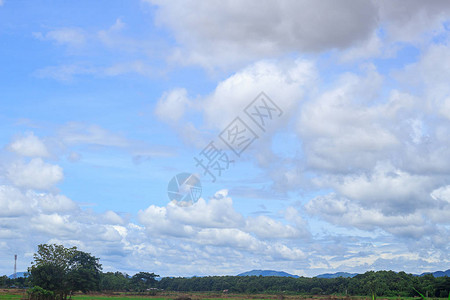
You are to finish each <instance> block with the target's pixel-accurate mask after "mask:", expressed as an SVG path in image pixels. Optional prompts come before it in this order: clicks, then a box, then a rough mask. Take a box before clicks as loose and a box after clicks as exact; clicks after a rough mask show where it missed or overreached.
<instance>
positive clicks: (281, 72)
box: [201, 60, 316, 129]
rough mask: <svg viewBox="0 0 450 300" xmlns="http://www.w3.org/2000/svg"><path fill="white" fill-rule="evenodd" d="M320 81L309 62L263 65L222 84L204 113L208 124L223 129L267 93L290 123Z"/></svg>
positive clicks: (208, 100) (256, 64)
mask: <svg viewBox="0 0 450 300" xmlns="http://www.w3.org/2000/svg"><path fill="white" fill-rule="evenodd" d="M315 80H316V70H315V67H314V65H313V64H312V63H311V62H309V61H305V60H295V61H293V62H292V61H286V62H285V63H281V64H280V63H277V62H274V61H260V62H258V63H255V64H253V65H250V66H249V67H246V68H244V69H243V70H241V71H239V72H237V73H235V74H234V75H232V76H231V77H229V78H227V79H226V80H224V81H222V82H220V83H219V84H218V85H217V87H216V89H215V90H214V92H213V93H212V94H211V95H210V96H208V97H207V98H206V99H205V100H204V102H203V103H201V109H202V110H203V111H204V114H205V117H206V122H207V124H208V125H209V126H211V127H213V128H216V129H223V128H224V127H225V126H226V125H228V123H229V122H231V121H232V120H233V119H234V118H235V117H236V116H238V115H239V114H240V113H242V112H243V110H244V108H245V107H246V106H247V105H248V104H250V102H252V101H253V100H254V99H255V98H256V96H258V95H259V94H260V93H261V92H264V93H265V94H266V95H267V96H268V97H269V98H271V99H272V101H274V102H275V103H276V104H277V105H278V106H279V107H280V108H281V110H282V111H283V112H284V116H283V119H284V120H286V119H287V118H288V117H289V116H291V115H292V113H293V112H295V108H296V106H297V105H298V103H299V102H300V101H301V100H302V97H303V96H304V95H305V93H306V90H307V89H313V88H314V84H315Z"/></svg>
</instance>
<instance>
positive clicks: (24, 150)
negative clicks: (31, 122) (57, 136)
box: [8, 132, 50, 157]
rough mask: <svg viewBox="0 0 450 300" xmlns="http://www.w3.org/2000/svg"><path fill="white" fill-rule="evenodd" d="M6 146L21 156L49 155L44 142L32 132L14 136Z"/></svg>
mask: <svg viewBox="0 0 450 300" xmlns="http://www.w3.org/2000/svg"><path fill="white" fill-rule="evenodd" d="M8 148H9V149H10V150H11V151H13V152H15V153H17V154H19V155H22V156H30V157H48V156H49V155H50V154H49V152H48V150H47V147H46V146H45V144H44V143H43V142H42V141H41V140H40V139H39V138H38V137H37V136H35V135H34V133H33V132H30V133H27V134H26V135H24V136H20V137H17V138H15V139H14V141H12V142H11V144H10V145H9V147H8Z"/></svg>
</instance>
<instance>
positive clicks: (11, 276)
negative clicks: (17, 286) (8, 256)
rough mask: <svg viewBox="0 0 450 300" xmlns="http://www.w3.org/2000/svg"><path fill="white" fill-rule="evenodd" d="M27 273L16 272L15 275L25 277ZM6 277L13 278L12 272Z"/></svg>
mask: <svg viewBox="0 0 450 300" xmlns="http://www.w3.org/2000/svg"><path fill="white" fill-rule="evenodd" d="M27 274H28V272H17V277H25V275H27ZM8 278H10V279H13V278H14V274H11V275H9V276H8Z"/></svg>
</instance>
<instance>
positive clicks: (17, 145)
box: [0, 0, 450, 276]
mask: <svg viewBox="0 0 450 300" xmlns="http://www.w3.org/2000/svg"><path fill="white" fill-rule="evenodd" d="M405 3H406V1H397V2H392V1H365V2H363V1H360V2H355V1H347V0H340V1H331V0H329V1H328V0H327V1H323V2H315V1H314V2H313V1H306V0H305V1H288V0H285V1H278V2H272V1H242V2H235V1H207V2H206V1H205V2H198V1H173V2H172V1H171V2H164V1H157V0H155V1H147V0H141V1H138V0H136V1H95V2H93V1H77V2H66V1H65V2H61V1H12V0H0V45H1V47H0V122H1V125H2V126H1V127H0V143H1V145H0V208H1V209H0V253H1V255H0V273H4V274H10V273H12V266H13V262H12V261H13V257H14V254H18V255H19V263H18V265H19V270H25V269H26V268H27V267H28V266H29V264H30V262H31V260H32V254H33V252H34V251H35V250H36V246H37V244H39V243H60V244H64V245H66V246H77V247H79V248H80V249H82V250H83V251H87V252H91V253H92V254H94V255H95V256H98V257H100V258H101V259H102V260H101V261H102V264H103V267H104V270H105V271H113V270H120V271H124V272H128V273H129V274H133V273H135V272H137V271H151V272H155V273H157V274H160V275H162V276H192V275H233V274H237V273H240V272H243V271H247V270H251V269H275V270H284V271H286V272H290V273H293V274H298V275H304V276H314V275H317V274H320V273H325V272H337V271H348V272H365V271H366V270H381V269H392V270H395V271H400V270H404V271H406V272H413V273H421V272H425V271H433V270H446V269H448V268H450V256H449V253H450V251H449V250H450V249H449V247H450V246H449V245H450V239H449V237H450V234H449V233H450V228H449V225H450V224H449V221H448V220H450V176H449V174H450V164H449V161H450V156H449V155H450V154H449V151H448V149H449V146H450V143H449V139H448V136H449V133H450V88H449V85H448V78H450V55H449V53H450V51H449V50H450V49H449V47H450V46H449V28H450V27H449V24H450V23H449V21H450V5H449V4H448V2H447V1H438V0H436V1H427V2H422V1H408V5H405ZM261 92H264V93H265V94H266V95H267V96H268V97H269V98H270V99H271V101H272V102H270V103H272V104H274V105H277V106H278V108H279V109H281V111H282V113H280V114H274V115H273V116H272V118H270V119H269V118H266V119H265V120H266V121H267V123H265V126H266V127H264V128H263V129H264V130H262V128H260V127H258V126H257V125H256V123H255V122H254V121H252V120H251V118H249V116H248V115H247V114H246V113H245V108H246V107H247V105H249V104H250V103H252V101H253V100H255V99H256V100H255V101H260V100H258V99H260V98H257V96H258V95H260V93H261ZM254 103H262V102H254ZM251 107H253V106H251ZM273 107H274V106H272V108H273ZM236 117H239V118H241V120H242V121H243V122H244V123H245V124H247V127H248V128H250V129H251V130H252V131H253V132H254V134H255V135H256V136H257V139H255V140H254V141H253V142H252V143H251V144H250V145H249V146H248V148H246V149H245V151H243V152H242V154H241V155H240V156H237V155H236V154H235V153H233V151H231V150H230V149H229V148H228V147H227V145H226V144H225V143H224V142H223V141H222V140H221V139H220V137H219V136H220V134H221V133H222V132H225V133H226V132H227V131H226V129H227V128H228V129H229V128H231V127H228V126H229V125H230V124H233V123H232V121H233V120H234V119H235V118H236ZM230 126H231V125H230ZM224 130H225V131H224ZM248 132H249V131H247V133H248ZM247 137H248V136H247ZM210 142H213V143H214V145H215V146H217V147H218V149H220V150H221V151H222V152H221V154H222V153H224V154H225V155H226V156H227V157H228V158H229V159H230V160H232V161H233V162H232V163H231V164H230V165H229V168H227V169H224V170H223V172H222V173H221V174H220V176H219V174H215V175H217V177H216V180H215V181H213V180H212V178H211V177H210V176H208V174H205V173H203V172H202V171H203V170H202V169H201V168H200V167H199V166H196V161H195V160H194V158H195V157H197V158H199V157H200V156H201V154H200V153H201V152H202V150H204V149H205V147H207V146H208V145H209V143H210ZM182 172H190V173H194V174H196V175H197V176H198V177H199V178H200V180H201V183H202V187H203V191H202V197H201V199H199V200H198V201H197V202H196V203H191V204H189V205H185V204H182V203H176V202H175V201H170V199H169V198H168V196H167V185H168V183H169V181H170V179H171V178H172V177H173V176H175V175H176V174H179V173H182Z"/></svg>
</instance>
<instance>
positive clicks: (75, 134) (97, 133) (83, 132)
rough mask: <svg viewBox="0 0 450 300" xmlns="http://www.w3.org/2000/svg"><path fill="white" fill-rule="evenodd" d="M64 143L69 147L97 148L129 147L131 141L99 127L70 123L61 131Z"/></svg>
mask: <svg viewBox="0 0 450 300" xmlns="http://www.w3.org/2000/svg"><path fill="white" fill-rule="evenodd" d="M59 135H60V136H61V138H62V140H63V142H64V143H66V144H68V145H76V144H88V145H97V146H114V147H128V146H129V145H130V142H129V140H127V139H126V138H125V137H123V136H121V135H118V134H115V133H112V132H110V131H108V130H106V129H104V128H102V127H100V126H97V125H86V124H83V123H77V122H70V123H68V124H66V125H65V126H63V127H61V129H60V130H59Z"/></svg>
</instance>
